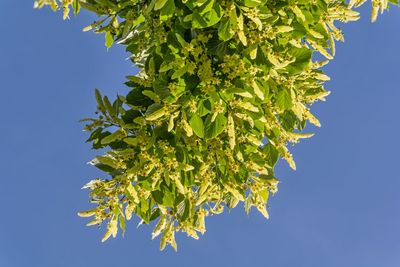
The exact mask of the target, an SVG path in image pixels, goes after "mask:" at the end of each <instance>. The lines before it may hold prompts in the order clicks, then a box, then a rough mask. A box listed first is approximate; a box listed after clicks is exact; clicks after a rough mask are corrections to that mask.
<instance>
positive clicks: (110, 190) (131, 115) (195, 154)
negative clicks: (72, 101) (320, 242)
mask: <svg viewBox="0 0 400 267" xmlns="http://www.w3.org/2000/svg"><path fill="white" fill-rule="evenodd" d="M363 2H364V1H362V0H361V1H357V0H355V1H353V0H352V1H350V3H348V4H347V3H346V2H345V1H342V0H314V1H308V0H277V1H263V0H224V1H222V0H63V1H62V2H61V6H62V7H64V17H65V18H66V17H67V16H68V11H69V10H68V8H69V6H70V5H73V8H74V10H75V12H79V9H80V7H83V8H84V9H86V10H89V11H91V12H94V13H96V14H98V15H99V20H98V21H96V22H94V23H93V24H91V25H89V26H88V27H86V28H85V29H84V30H94V31H95V32H97V33H105V43H106V46H107V47H110V46H111V45H112V44H113V43H114V42H118V43H119V44H122V45H124V46H126V50H127V51H128V52H129V53H130V54H131V57H130V59H131V60H132V62H133V63H134V64H135V65H136V66H138V67H139V68H140V71H139V73H138V74H137V75H133V76H128V77H127V79H128V80H127V82H126V84H127V85H128V86H129V87H130V92H129V93H128V94H127V95H126V96H117V98H116V99H115V100H114V101H112V102H111V101H110V100H109V99H108V97H106V96H102V95H101V94H100V92H99V91H98V90H96V99H97V109H98V117H96V118H89V119H86V121H87V125H86V127H85V129H86V130H87V131H89V132H90V137H89V139H88V141H89V142H92V144H93V148H95V149H102V148H108V152H106V153H105V154H104V155H102V156H98V157H96V158H95V159H94V160H93V161H91V163H92V164H93V165H94V166H96V167H97V168H99V169H100V170H102V171H104V172H105V173H107V175H108V176H109V177H110V178H109V179H100V178H97V179H94V180H92V181H91V182H89V183H88V184H87V185H85V187H84V188H88V189H90V198H91V202H92V203H94V204H96V207H95V208H93V209H91V210H88V211H85V212H81V213H79V215H80V216H82V217H94V219H93V220H92V221H91V222H89V224H88V225H101V224H102V223H103V222H106V223H107V229H106V233H105V235H104V237H103V241H105V240H106V239H108V238H109V237H110V236H114V237H115V236H116V234H117V232H118V229H121V230H122V232H125V228H126V221H127V220H130V219H131V218H132V216H133V215H135V216H136V217H137V218H138V219H139V220H140V224H150V223H151V222H152V221H156V222H155V227H154V231H153V235H152V237H153V238H155V237H157V236H159V235H161V245H160V247H161V249H164V247H165V246H166V245H168V244H169V245H171V246H172V247H173V248H174V249H176V248H177V245H176V242H175V237H174V236H175V232H177V231H181V232H185V233H187V235H188V236H191V237H193V238H196V239H197V238H198V234H199V233H200V234H203V233H204V232H205V230H206V228H205V218H206V217H207V216H210V215H213V214H219V213H221V212H223V210H224V209H226V208H228V209H232V208H234V207H236V206H237V204H238V203H239V202H243V203H244V208H245V211H246V212H247V213H248V212H249V211H250V209H251V208H252V207H255V208H256V209H257V210H258V211H259V212H261V214H262V215H264V216H265V217H266V218H268V211H267V206H266V205H267V201H268V198H269V195H270V194H273V193H275V192H276V191H277V184H278V180H277V178H276V177H275V174H274V166H275V164H276V163H277V161H278V159H279V158H283V159H284V160H286V161H287V162H288V164H289V166H290V167H291V168H293V169H295V168H296V165H295V162H294V160H293V157H292V155H291V153H290V151H289V149H288V146H289V145H291V144H295V143H297V142H298V141H299V140H300V139H302V138H309V137H311V136H312V134H309V133H303V132H302V131H303V129H304V128H305V127H306V125H307V124H308V123H311V124H313V125H315V126H318V127H319V126H320V122H319V121H318V119H317V118H316V117H315V116H314V115H313V114H312V113H311V111H310V107H311V105H312V104H313V103H315V102H316V101H320V100H325V97H326V96H327V95H328V94H329V92H328V91H327V90H326V89H325V88H324V82H325V81H327V80H329V77H327V76H326V75H325V74H324V73H323V72H322V71H321V67H322V66H323V65H325V64H326V63H327V62H328V61H329V60H331V59H332V58H333V57H334V54H335V42H336V41H340V40H341V41H342V40H343V35H342V33H341V30H340V29H339V28H338V27H337V26H336V24H337V22H338V21H339V22H348V21H355V20H357V19H358V17H359V14H358V13H357V12H356V11H354V10H353V7H356V6H359V5H361V4H362V3H363ZM389 2H392V3H394V1H393V0H392V1H389ZM372 3H373V9H372V10H373V12H372V19H373V20H375V19H376V14H377V12H378V11H379V10H380V11H383V10H385V9H387V8H388V1H387V0H382V1H376V0H373V1H372ZM45 4H50V5H51V6H52V7H53V8H54V9H56V8H57V7H59V5H60V4H59V3H57V2H56V0H51V1H48V0H38V1H37V6H38V7H41V6H43V5H45ZM396 4H397V3H396ZM316 55H318V56H317V57H316ZM314 58H324V59H323V60H320V61H316V60H314Z"/></svg>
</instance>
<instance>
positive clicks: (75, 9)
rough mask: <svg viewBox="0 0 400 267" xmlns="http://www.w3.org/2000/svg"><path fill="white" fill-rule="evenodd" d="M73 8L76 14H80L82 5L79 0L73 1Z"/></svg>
mask: <svg viewBox="0 0 400 267" xmlns="http://www.w3.org/2000/svg"><path fill="white" fill-rule="evenodd" d="M72 8H73V9H74V14H75V15H78V14H79V12H80V10H81V5H80V4H79V0H74V2H72Z"/></svg>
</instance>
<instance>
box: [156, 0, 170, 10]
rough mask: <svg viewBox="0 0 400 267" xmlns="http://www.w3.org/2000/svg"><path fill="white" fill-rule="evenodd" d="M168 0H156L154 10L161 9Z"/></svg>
mask: <svg viewBox="0 0 400 267" xmlns="http://www.w3.org/2000/svg"><path fill="white" fill-rule="evenodd" d="M167 1H168V0H156V2H155V5H154V10H160V9H161V8H162V7H163V6H164V5H165V4H166V3H167Z"/></svg>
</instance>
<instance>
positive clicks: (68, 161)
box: [0, 0, 400, 267]
mask: <svg viewBox="0 0 400 267" xmlns="http://www.w3.org/2000/svg"><path fill="white" fill-rule="evenodd" d="M1 2H2V3H1V9H0V17H1V18H2V22H1V23H0V34H1V35H0V57H1V60H0V78H1V79H0V80H1V86H0V88H1V91H0V92H1V104H0V114H1V123H0V130H1V131H0V147H1V153H0V171H1V173H0V182H1V185H0V203H1V206H2V207H1V213H0V214H1V215H0V267H28V266H29V267H83V266H85V267H86V266H96V267H105V266H174V267H181V266H193V267H196V266H209V267H212V266H233V267H234V266H271V267H281V266H282V267H286V266H287V267H313V266H315V267H321V266H322V267H331V266H332V267H339V266H340V267H358V266H360V267H361V266H362V267H369V266H370V267H398V266H400V207H399V204H400V194H399V189H400V175H399V165H400V163H399V159H400V157H399V151H400V144H399V140H398V138H399V132H400V124H399V122H400V119H399V117H400V111H399V99H400V90H399V89H400V86H399V84H400V73H399V63H400V54H399V44H400V34H399V30H400V28H399V26H400V9H395V8H392V10H391V11H390V12H389V13H386V14H385V15H384V16H381V17H380V18H379V20H378V22H377V23H375V24H370V22H369V8H362V9H361V11H362V14H363V18H362V19H361V21H359V22H356V23H352V24H349V25H345V26H344V27H343V28H344V32H345V34H346V42H345V43H344V44H340V45H339V46H338V51H337V57H336V58H335V60H334V61H333V62H332V63H331V64H330V65H329V66H328V67H327V68H326V70H327V72H328V74H329V75H330V76H332V77H333V80H332V81H331V82H329V83H328V84H327V87H328V89H329V90H332V95H331V96H330V97H329V98H328V101H327V102H326V103H320V104H317V105H316V106H315V108H314V111H315V112H316V113H317V115H318V117H319V118H320V119H321V122H322V124H323V127H322V128H321V129H312V130H314V131H315V132H316V136H315V137H314V138H312V139H310V140H306V141H304V142H302V143H301V144H300V145H297V146H296V147H295V148H294V155H295V158H296V161H297V165H298V170H297V171H296V172H293V171H291V170H290V169H289V168H288V167H287V166H286V164H283V163H281V164H280V165H279V167H278V170H277V174H278V176H279V177H280V178H281V180H282V182H281V184H280V190H279V192H278V194H277V195H276V196H275V197H274V198H273V199H272V200H271V202H270V206H271V207H270V214H271V219H270V220H268V221H266V220H264V218H263V217H262V216H260V215H259V214H258V213H257V212H252V213H251V215H250V216H246V215H245V213H244V212H243V210H242V209H241V208H238V209H235V210H234V211H232V212H231V213H225V214H224V215H221V216H215V217H213V218H210V219H209V220H208V221H207V232H206V235H205V236H203V237H202V238H201V239H200V240H199V241H195V240H192V239H188V238H186V236H184V235H178V242H179V243H178V245H179V252H178V253H174V252H172V250H171V249H167V250H166V251H164V252H162V253H160V252H159V251H158V245H159V244H158V240H157V241H151V240H150V233H151V229H150V227H146V226H144V227H142V228H141V229H136V223H137V222H135V223H130V225H129V228H128V232H127V234H126V236H125V238H120V237H118V238H117V239H113V240H110V241H109V242H107V243H105V244H102V243H101V242H100V239H101V236H102V234H103V231H102V230H98V229H97V228H96V227H94V228H87V227H85V220H84V219H81V218H78V217H77V216H76V213H77V211H79V210H82V209H86V208H88V207H90V205H89V204H88V197H87V193H88V192H87V191H84V190H80V188H81V186H82V185H83V184H84V183H86V182H87V181H89V180H90V179H91V178H93V177H95V176H96V175H99V172H97V171H96V170H95V169H94V168H93V167H91V166H89V165H87V164H86V162H88V161H89V160H91V159H92V158H93V157H94V156H95V153H96V152H95V151H91V150H90V147H89V144H85V143H84V140H85V138H86V137H87V135H86V133H84V132H82V131H81V127H82V125H80V124H79V123H78V120H79V119H80V118H83V117H87V116H88V115H91V114H93V111H94V110H95V102H94V97H93V89H94V88H95V87H99V88H100V89H101V90H102V91H103V92H105V93H107V94H109V95H115V94H116V93H117V92H119V93H122V94H124V93H126V88H124V86H123V85H122V83H123V81H124V76H125V75H126V74H128V73H129V74H133V73H134V72H135V70H134V69H133V68H132V66H131V65H130V62H129V61H126V60H125V58H126V56H127V55H126V54H125V53H124V51H123V50H122V49H121V48H119V47H113V48H112V49H111V50H110V51H108V52H107V51H106V48H105V47H104V46H103V38H102V36H96V35H94V34H92V33H83V32H82V31H81V29H82V27H83V26H85V25H86V24H88V23H90V22H91V21H92V20H93V17H91V16H89V15H88V14H82V15H81V16H79V17H78V18H72V19H71V20H70V21H69V22H63V21H62V19H61V14H60V13H58V14H54V13H52V12H51V11H50V10H40V11H38V10H33V9H32V1H30V0H24V1H19V0H2V1H1Z"/></svg>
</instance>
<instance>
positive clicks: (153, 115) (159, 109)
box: [145, 103, 167, 121]
mask: <svg viewBox="0 0 400 267" xmlns="http://www.w3.org/2000/svg"><path fill="white" fill-rule="evenodd" d="M166 113H167V109H166V107H165V106H164V105H162V104H158V103H155V104H152V105H151V106H150V107H148V109H147V111H146V113H145V117H146V120H148V121H154V120H157V119H159V118H161V117H162V116H164V115H165V114H166Z"/></svg>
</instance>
